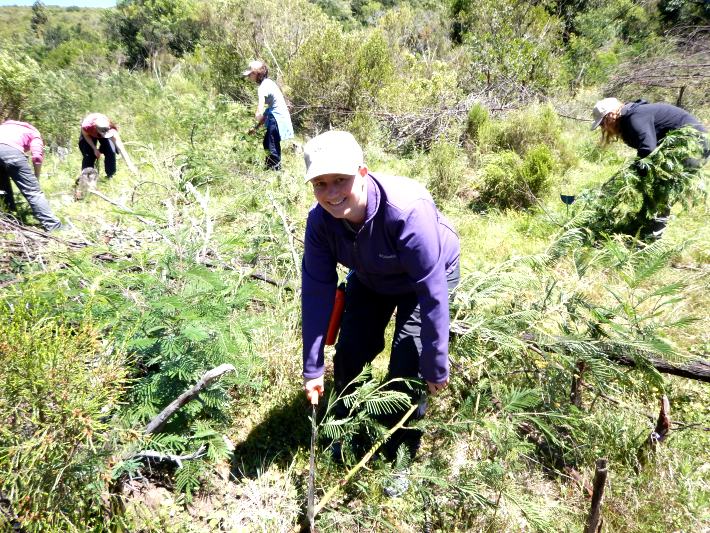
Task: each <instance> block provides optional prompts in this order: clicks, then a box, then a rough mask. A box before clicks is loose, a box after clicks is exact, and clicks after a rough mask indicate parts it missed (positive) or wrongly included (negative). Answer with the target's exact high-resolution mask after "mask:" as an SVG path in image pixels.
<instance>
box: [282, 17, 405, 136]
mask: <svg viewBox="0 0 710 533" xmlns="http://www.w3.org/2000/svg"><path fill="white" fill-rule="evenodd" d="M392 74H393V62H392V57H391V51H390V49H389V47H388V45H387V41H386V40H385V39H384V36H383V35H382V33H381V32H379V31H373V32H369V33H366V32H362V33H353V34H345V33H343V32H342V31H341V30H340V29H339V28H338V27H337V26H336V25H334V24H331V25H329V26H328V27H326V28H325V29H324V30H323V31H322V32H321V33H318V34H314V35H312V36H311V37H310V38H309V39H308V40H306V42H305V43H304V44H303V46H302V47H301V48H300V49H299V53H298V56H296V57H295V58H294V60H293V63H292V65H291V69H290V73H289V76H288V84H289V85H290V87H291V89H292V90H291V97H292V101H293V103H294V106H295V107H297V108H302V109H303V111H302V112H301V113H300V114H299V115H298V116H297V118H296V120H297V121H298V122H300V123H301V124H302V125H305V126H306V127H307V128H308V129H328V128H329V127H331V126H333V125H342V124H344V123H345V122H346V117H347V115H348V114H349V113H351V112H354V111H358V110H363V109H369V108H370V107H371V106H372V105H373V103H374V102H375V101H376V100H377V96H378V94H379V92H380V90H381V89H382V88H383V87H384V86H385V85H386V84H387V83H388V81H389V80H390V78H391V77H392Z"/></svg>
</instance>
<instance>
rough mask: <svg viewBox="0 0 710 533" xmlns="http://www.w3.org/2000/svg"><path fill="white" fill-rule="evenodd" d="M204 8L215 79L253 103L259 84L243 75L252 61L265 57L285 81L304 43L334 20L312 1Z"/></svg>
mask: <svg viewBox="0 0 710 533" xmlns="http://www.w3.org/2000/svg"><path fill="white" fill-rule="evenodd" d="M205 7H206V8H207V9H209V10H210V12H209V16H208V17H207V22H206V25H207V26H206V28H205V31H204V34H203V37H202V39H201V46H202V47H203V49H204V53H205V56H206V57H207V58H208V61H209V71H210V78H211V82H212V83H213V85H214V86H215V87H216V88H217V90H218V91H219V92H221V93H224V94H228V95H229V96H231V97H233V98H237V99H239V100H244V101H249V102H253V101H254V92H255V91H254V86H253V84H252V83H251V82H250V81H248V80H245V79H244V77H243V76H242V71H243V70H244V67H245V65H246V64H247V63H248V62H249V61H251V60H252V59H257V58H258V59H263V60H264V61H266V63H267V64H268V65H269V69H270V71H271V72H270V77H272V78H273V79H277V80H278V81H279V82H283V81H284V79H283V77H282V76H283V75H284V74H285V72H286V71H288V70H289V65H290V62H291V61H292V60H293V58H294V57H295V56H296V55H297V54H298V53H299V50H300V49H301V46H303V45H304V43H305V42H306V41H307V40H308V39H309V38H310V37H311V36H312V35H314V34H316V33H321V32H324V31H326V29H327V28H328V27H329V26H330V25H331V24H334V23H333V22H332V21H330V20H329V19H328V17H327V16H326V15H325V13H323V11H322V10H321V9H319V8H318V6H316V5H314V4H313V3H311V2H309V1H308V0H280V1H275V0H225V1H224V2H219V3H217V2H209V3H207V5H206V6H205ZM286 89H288V88H287V87H286ZM284 92H285V94H286V96H287V97H288V96H289V94H290V93H289V91H288V90H286V91H284Z"/></svg>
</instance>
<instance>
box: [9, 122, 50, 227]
mask: <svg viewBox="0 0 710 533" xmlns="http://www.w3.org/2000/svg"><path fill="white" fill-rule="evenodd" d="M26 152H30V154H31V158H32V164H33V166H34V172H32V170H31V169H30V165H29V163H28V162H27V156H26V155H25V153H26ZM43 160H44V142H42V136H41V135H40V133H39V131H37V129H36V128H35V127H34V126H32V125H31V124H28V123H27V122H18V121H16V120H6V121H5V122H3V123H2V124H0V195H2V199H3V201H4V203H5V205H6V206H7V208H8V209H9V210H11V211H14V210H15V207H16V206H15V198H14V196H13V193H12V186H11V185H10V178H12V181H14V182H15V185H16V186H17V188H18V189H19V190H20V192H21V193H22V195H23V196H24V197H25V199H26V200H27V203H28V204H30V208H31V209H32V213H33V214H34V216H35V217H36V218H37V220H39V222H40V224H42V226H43V227H44V229H45V230H47V231H53V230H57V229H60V228H61V227H62V223H61V222H60V221H59V219H58V218H57V217H56V216H54V214H53V213H52V210H51V209H50V208H49V202H48V201H47V198H46V197H45V196H44V193H43V192H42V190H41V189H40V187H39V175H40V172H41V170H42V161H43Z"/></svg>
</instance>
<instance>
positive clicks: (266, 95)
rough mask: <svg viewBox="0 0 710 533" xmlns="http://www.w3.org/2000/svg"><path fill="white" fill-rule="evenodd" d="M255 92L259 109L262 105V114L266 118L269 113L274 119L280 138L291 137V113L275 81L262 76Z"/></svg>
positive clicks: (283, 139)
mask: <svg viewBox="0 0 710 533" xmlns="http://www.w3.org/2000/svg"><path fill="white" fill-rule="evenodd" d="M257 94H258V97H259V109H262V106H263V109H264V112H263V114H264V116H265V117H266V118H268V116H269V115H272V116H273V117H274V118H275V119H276V124H277V125H278V127H279V135H280V136H281V140H282V141H285V140H286V139H291V138H293V125H292V124H291V114H290V113H289V112H288V107H287V106H286V99H285V98H284V95H283V93H282V92H281V89H279V86H278V85H276V82H275V81H274V80H272V79H270V78H264V79H263V80H262V82H261V83H260V84H259V90H258V91H257Z"/></svg>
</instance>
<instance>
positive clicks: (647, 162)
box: [578, 126, 708, 236]
mask: <svg viewBox="0 0 710 533" xmlns="http://www.w3.org/2000/svg"><path fill="white" fill-rule="evenodd" d="M707 142H708V140H707V136H706V134H704V133H702V132H699V131H697V130H696V129H694V128H692V127H690V126H687V127H684V128H681V129H679V130H675V131H672V132H670V133H668V134H667V135H666V137H665V138H664V139H663V140H662V141H661V142H660V143H659V145H658V147H657V148H656V149H655V150H654V151H653V152H652V153H651V154H650V155H648V156H647V157H645V158H643V159H641V160H638V161H636V162H633V163H629V164H627V165H625V166H623V167H622V168H621V169H619V170H618V171H617V172H616V173H615V174H614V175H613V176H612V177H611V178H610V179H609V180H608V181H607V182H605V183H604V184H603V185H602V186H601V187H599V188H597V189H593V190H586V191H583V192H582V193H581V194H580V195H579V202H578V205H581V206H583V208H582V210H583V211H586V213H585V214H584V215H583V216H582V217H581V220H579V221H578V222H582V223H583V225H580V226H579V227H586V228H588V229H589V230H590V231H591V232H592V234H593V235H594V236H602V235H605V234H606V235H610V234H613V233H625V234H628V235H635V234H637V233H638V232H639V231H643V230H644V228H646V227H647V226H648V224H649V223H650V222H651V221H652V220H653V219H654V217H655V216H656V214H657V212H658V211H659V210H663V209H664V208H665V207H666V206H668V207H670V206H672V205H673V204H675V203H677V202H680V203H681V204H682V205H683V206H685V207H688V206H690V205H694V204H696V203H698V202H700V201H703V200H704V199H705V198H706V196H707V191H706V187H705V186H704V183H703V182H704V180H703V176H702V173H701V172H700V168H699V166H700V161H701V158H702V152H703V146H704V143H707ZM640 172H641V173H643V174H644V175H643V176H641V175H640Z"/></svg>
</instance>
